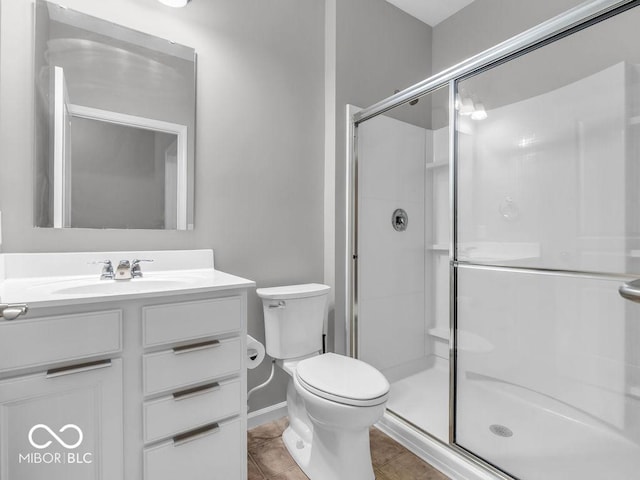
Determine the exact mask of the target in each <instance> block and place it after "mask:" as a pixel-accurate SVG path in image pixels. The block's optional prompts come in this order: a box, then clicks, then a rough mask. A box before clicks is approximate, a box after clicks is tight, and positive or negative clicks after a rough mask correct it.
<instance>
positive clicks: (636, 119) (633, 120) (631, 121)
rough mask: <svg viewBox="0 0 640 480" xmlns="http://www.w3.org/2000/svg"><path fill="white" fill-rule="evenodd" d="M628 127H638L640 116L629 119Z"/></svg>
mask: <svg viewBox="0 0 640 480" xmlns="http://www.w3.org/2000/svg"><path fill="white" fill-rule="evenodd" d="M629 125H640V115H636V116H635V117H630V118H629Z"/></svg>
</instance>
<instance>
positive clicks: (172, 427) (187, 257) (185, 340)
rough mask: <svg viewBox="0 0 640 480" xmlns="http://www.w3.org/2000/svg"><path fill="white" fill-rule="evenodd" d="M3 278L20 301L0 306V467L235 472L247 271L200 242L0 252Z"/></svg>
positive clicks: (195, 474)
mask: <svg viewBox="0 0 640 480" xmlns="http://www.w3.org/2000/svg"><path fill="white" fill-rule="evenodd" d="M134 258H145V259H146V258H150V259H153V260H154V263H150V264H145V265H144V267H143V269H144V272H143V277H142V278H134V279H132V280H122V281H120V280H100V266H96V264H93V263H90V262H95V261H102V260H105V259H110V260H112V261H113V262H114V263H116V262H118V261H119V260H121V259H129V260H132V259H134ZM116 264H117V263H116ZM61 268H62V269H61ZM61 271H64V272H65V273H66V274H67V275H64V276H60V275H59V272H61ZM87 272H90V273H87ZM56 273H57V275H56ZM0 278H2V279H3V280H2V282H1V283H0V285H1V286H0V299H1V302H0V303H4V304H7V303H26V304H27V305H28V307H29V309H28V312H27V313H26V314H25V315H20V316H18V317H17V318H15V319H13V320H6V319H4V318H0V419H2V421H1V422H0V458H1V459H2V462H1V464H0V479H1V480H15V479H22V478H24V479H27V478H28V479H29V480H40V479H47V480H51V479H53V480H58V479H59V480H75V479H78V480H91V479H104V480H112V479H114V480H116V479H120V478H123V479H126V480H139V479H144V480H165V479H167V480H169V479H176V478H181V479H191V478H193V479H200V478H212V479H213V478H216V479H218V478H219V479H224V480H233V479H244V478H246V390H247V389H246V369H245V357H246V355H245V353H246V300H247V289H248V288H251V287H253V286H254V283H253V282H251V281H249V280H245V279H242V278H239V277H236V276H233V275H229V274H226V273H223V272H219V271H216V270H214V268H213V252H211V251H207V250H202V251H188V252H101V253H74V254H29V255H19V254H12V255H0Z"/></svg>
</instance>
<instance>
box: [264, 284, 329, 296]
mask: <svg viewBox="0 0 640 480" xmlns="http://www.w3.org/2000/svg"><path fill="white" fill-rule="evenodd" d="M329 290H331V287H330V286H328V285H322V284H321V283H305V284H303V285H287V286H283V287H270V288H258V289H256V293H257V294H258V296H259V297H260V298H267V299H270V300H281V299H282V300H286V299H287V298H305V297H317V296H320V295H326V294H327V293H328V292H329Z"/></svg>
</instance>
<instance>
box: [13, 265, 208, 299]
mask: <svg viewBox="0 0 640 480" xmlns="http://www.w3.org/2000/svg"><path fill="white" fill-rule="evenodd" d="M212 278H213V276H212V274H206V273H204V272H196V271H190V272H187V271H182V272H179V273H178V272H171V273H167V272H162V273H156V272H153V273H149V274H147V275H145V276H144V277H141V278H132V279H131V280H100V278H99V277H96V276H91V277H87V276H76V277H67V278H63V279H61V278H58V279H55V280H52V281H46V282H43V283H35V284H31V285H29V286H28V287H27V288H26V291H27V292H28V293H29V296H47V297H54V298H55V297H64V298H69V297H74V296H75V297H100V296H103V295H126V294H139V293H150V292H164V291H170V290H182V289H187V288H197V287H198V286H202V285H205V284H207V283H208V282H210V281H211V279H212Z"/></svg>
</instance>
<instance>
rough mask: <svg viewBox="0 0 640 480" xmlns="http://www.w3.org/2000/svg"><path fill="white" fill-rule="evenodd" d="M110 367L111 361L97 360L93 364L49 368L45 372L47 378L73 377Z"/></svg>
mask: <svg viewBox="0 0 640 480" xmlns="http://www.w3.org/2000/svg"><path fill="white" fill-rule="evenodd" d="M110 366H111V360H97V361H95V362H85V363H79V364H76V365H69V366H68V367H59V368H50V369H49V370H47V378H56V377H62V376H63V375H73V374H74V373H84V372H90V371H91V370H98V369H99V368H107V367H110Z"/></svg>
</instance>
